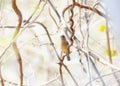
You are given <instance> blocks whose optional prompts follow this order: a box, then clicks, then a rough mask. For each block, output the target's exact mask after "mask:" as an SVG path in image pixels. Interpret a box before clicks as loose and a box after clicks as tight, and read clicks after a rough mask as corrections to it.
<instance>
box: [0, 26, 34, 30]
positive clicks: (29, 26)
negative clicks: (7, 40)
mask: <svg viewBox="0 0 120 86" xmlns="http://www.w3.org/2000/svg"><path fill="white" fill-rule="evenodd" d="M31 27H34V25H29V26H28V28H31ZM0 28H3V29H4V28H11V29H12V28H13V29H14V28H16V26H0ZM21 28H24V27H23V26H21Z"/></svg>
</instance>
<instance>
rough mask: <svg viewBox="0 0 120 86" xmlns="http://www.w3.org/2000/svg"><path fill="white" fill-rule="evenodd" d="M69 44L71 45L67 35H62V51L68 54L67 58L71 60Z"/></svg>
mask: <svg viewBox="0 0 120 86" xmlns="http://www.w3.org/2000/svg"><path fill="white" fill-rule="evenodd" d="M68 46H69V44H68V42H67V40H66V38H65V36H64V35H62V36H61V51H62V52H63V53H65V54H66V55H67V60H70V57H69V50H68Z"/></svg>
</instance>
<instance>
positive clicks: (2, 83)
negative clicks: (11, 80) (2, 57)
mask: <svg viewBox="0 0 120 86" xmlns="http://www.w3.org/2000/svg"><path fill="white" fill-rule="evenodd" d="M1 66H2V65H1V63H0V80H1V86H5V84H4V79H3V77H2V71H1Z"/></svg>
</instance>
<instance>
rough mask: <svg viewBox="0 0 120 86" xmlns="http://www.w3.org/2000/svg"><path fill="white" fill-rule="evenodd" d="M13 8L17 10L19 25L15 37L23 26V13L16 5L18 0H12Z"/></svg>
mask: <svg viewBox="0 0 120 86" xmlns="http://www.w3.org/2000/svg"><path fill="white" fill-rule="evenodd" d="M12 8H13V10H14V11H15V13H16V15H17V16H18V19H19V20H18V21H19V23H18V25H17V27H16V31H15V33H14V35H13V39H14V38H16V36H17V35H18V33H19V31H20V28H21V24H22V14H21V11H20V10H19V9H18V7H17V5H16V0H12Z"/></svg>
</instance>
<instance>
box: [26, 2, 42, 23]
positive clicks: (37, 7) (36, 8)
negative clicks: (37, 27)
mask: <svg viewBox="0 0 120 86" xmlns="http://www.w3.org/2000/svg"><path fill="white" fill-rule="evenodd" d="M40 3H41V0H39V2H38V4H37V6H36V7H35V10H34V11H33V13H32V14H31V16H30V17H29V18H28V19H27V21H26V22H25V23H24V25H26V24H27V23H29V21H30V20H31V19H32V17H33V16H34V15H35V13H36V12H37V10H38V9H39V6H40Z"/></svg>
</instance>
